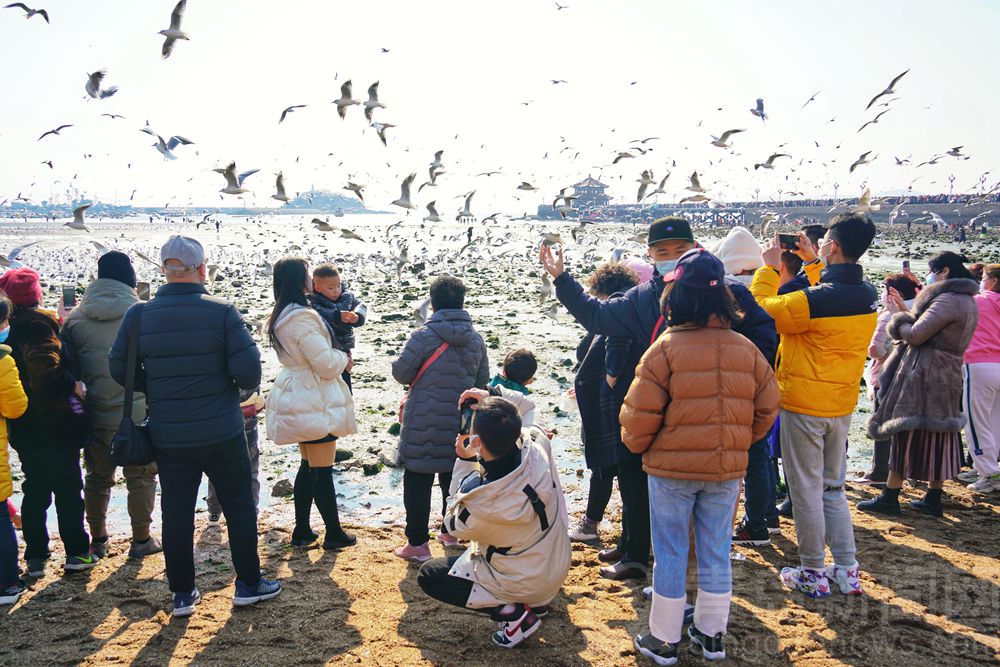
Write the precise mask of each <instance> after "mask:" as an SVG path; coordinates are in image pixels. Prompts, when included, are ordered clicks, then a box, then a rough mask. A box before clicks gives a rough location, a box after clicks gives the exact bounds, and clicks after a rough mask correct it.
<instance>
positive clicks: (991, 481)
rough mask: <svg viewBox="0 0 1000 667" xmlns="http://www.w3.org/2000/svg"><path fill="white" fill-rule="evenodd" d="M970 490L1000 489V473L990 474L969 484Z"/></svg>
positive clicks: (991, 490) (985, 491) (984, 491)
mask: <svg viewBox="0 0 1000 667" xmlns="http://www.w3.org/2000/svg"><path fill="white" fill-rule="evenodd" d="M969 490H970V491H975V492H976V493H994V492H996V491H1000V473H996V474H995V475H990V476H989V477H980V478H979V479H977V480H976V481H975V482H973V483H972V484H969Z"/></svg>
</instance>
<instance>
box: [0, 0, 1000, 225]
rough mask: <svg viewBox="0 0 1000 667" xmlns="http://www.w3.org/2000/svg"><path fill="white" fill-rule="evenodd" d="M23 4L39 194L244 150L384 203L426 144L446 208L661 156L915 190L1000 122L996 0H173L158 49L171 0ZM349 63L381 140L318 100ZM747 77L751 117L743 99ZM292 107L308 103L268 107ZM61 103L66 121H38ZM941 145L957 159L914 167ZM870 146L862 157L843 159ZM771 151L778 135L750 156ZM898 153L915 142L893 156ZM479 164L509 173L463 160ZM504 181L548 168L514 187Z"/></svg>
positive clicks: (297, 174) (176, 200)
mask: <svg viewBox="0 0 1000 667" xmlns="http://www.w3.org/2000/svg"><path fill="white" fill-rule="evenodd" d="M33 2H34V4H36V5H37V6H41V7H44V8H46V9H47V10H48V11H49V14H50V16H51V20H52V25H46V24H45V22H44V21H43V20H42V19H41V18H39V17H35V18H33V19H31V20H30V21H26V20H24V19H23V18H22V16H23V13H22V12H20V11H19V10H15V9H4V10H0V58H2V60H3V62H4V63H5V66H4V67H3V70H2V72H0V90H2V97H3V100H4V103H3V105H2V106H0V156H2V159H0V200H2V199H3V198H5V197H10V198H13V197H14V196H16V195H17V193H18V192H23V193H24V194H25V195H26V196H31V197H33V198H36V199H43V198H47V197H49V196H50V194H52V193H60V192H64V191H65V189H66V187H67V186H68V185H69V184H70V182H71V179H72V178H73V177H74V175H75V176H76V180H75V181H73V185H74V186H75V187H77V188H79V189H80V190H82V191H84V192H85V193H87V194H88V195H90V196H97V197H99V198H101V199H102V200H104V201H109V202H110V201H114V200H115V199H116V198H117V201H118V202H119V203H125V202H127V201H128V199H129V196H130V195H131V193H132V191H133V190H136V194H135V197H134V203H135V204H137V205H163V204H165V203H166V202H167V201H168V200H169V201H171V205H175V206H182V205H189V204H194V205H198V206H215V205H221V203H222V202H220V199H219V195H218V193H217V191H218V189H219V188H221V187H222V186H223V185H224V182H223V180H222V177H221V176H219V175H218V174H214V173H212V172H211V169H212V168H213V167H216V166H221V165H225V164H226V163H228V162H229V161H231V160H235V161H236V163H237V167H238V169H239V170H240V171H244V170H248V169H252V168H257V169H260V170H261V171H260V173H258V174H256V175H254V176H252V177H250V178H249V179H248V180H247V185H248V186H249V187H250V188H251V189H252V190H253V195H252V196H251V195H248V196H247V199H246V203H247V204H250V205H257V206H266V205H271V204H273V205H277V204H278V202H276V201H274V200H272V199H270V198H269V197H270V195H271V194H273V192H274V190H273V185H274V175H275V173H276V172H277V171H278V170H283V171H284V174H285V177H286V183H287V186H288V188H289V190H291V191H292V192H296V191H300V190H306V189H308V188H309V187H310V186H316V187H317V188H329V189H338V188H341V187H342V186H343V185H345V184H346V179H347V177H348V174H353V175H354V180H356V181H360V182H363V183H367V185H368V189H367V190H366V200H367V201H368V203H369V205H370V206H371V207H373V208H381V209H389V208H392V207H390V206H389V202H390V201H392V200H393V199H394V198H396V197H397V196H398V194H399V182H400V181H401V179H402V178H403V177H404V176H405V175H406V174H407V173H409V172H411V171H415V172H417V174H418V177H417V184H419V183H422V182H423V181H424V180H426V177H427V167H428V165H429V164H430V162H431V161H432V159H433V153H434V151H435V150H438V149H444V150H445V154H444V162H445V164H446V172H447V173H446V174H444V175H442V176H441V177H440V179H439V183H440V185H439V186H438V187H437V188H427V189H425V190H424V191H423V192H422V193H420V195H416V194H415V199H416V200H417V202H418V203H419V204H420V205H421V207H422V206H423V204H425V203H426V202H427V201H430V200H431V199H436V200H437V201H438V209H439V210H440V211H441V214H442V215H443V216H444V215H448V214H453V213H454V212H455V211H457V209H458V207H459V205H460V202H459V201H458V200H457V199H455V198H456V197H458V196H459V195H461V194H462V193H465V192H467V191H469V190H472V189H476V190H477V195H476V198H475V200H474V203H473V210H474V211H475V212H476V213H477V214H478V215H479V216H480V217H482V216H484V215H486V214H487V213H492V212H494V211H504V212H506V213H512V214H513V213H517V214H519V213H521V212H523V211H525V210H529V211H533V210H534V208H535V206H536V205H537V204H538V203H539V202H540V201H542V200H543V199H544V200H546V201H548V200H550V199H551V197H552V195H553V194H554V193H555V191H556V190H557V189H558V188H559V187H562V186H566V185H570V184H572V183H573V182H575V181H576V180H577V179H578V178H580V177H583V176H586V175H587V174H588V173H590V174H592V175H594V176H597V175H599V174H600V175H601V178H602V180H604V182H606V183H608V184H609V185H611V192H610V194H612V195H614V196H615V197H616V198H618V199H619V201H620V200H623V199H624V200H629V201H634V198H635V189H636V184H635V180H636V179H637V178H638V176H639V173H640V171H642V170H643V169H652V170H653V172H654V176H655V177H656V178H657V179H659V178H660V177H662V176H664V175H666V173H667V171H668V170H669V171H671V172H672V176H671V179H670V181H669V182H668V186H667V190H668V192H669V195H668V196H667V197H662V196H660V200H662V201H666V202H673V201H677V200H678V199H679V198H680V197H682V196H684V194H683V187H684V186H686V185H687V184H688V183H687V180H686V177H687V175H689V174H690V173H691V172H692V171H693V170H695V169H697V170H698V172H699V173H700V174H701V175H702V185H704V186H706V187H707V188H709V189H710V191H711V192H712V194H714V195H716V196H719V197H722V198H723V199H728V200H742V199H752V198H753V197H754V194H755V193H754V191H755V190H756V189H758V188H759V190H760V197H761V198H762V199H764V198H774V197H777V193H778V190H779V189H781V190H783V191H784V192H786V193H787V192H791V191H801V192H803V193H805V195H806V196H823V195H832V194H833V189H834V185H833V184H834V183H838V184H839V194H840V195H841V196H844V195H856V194H857V193H858V192H859V188H860V186H861V185H862V184H863V183H864V182H865V181H867V183H868V184H869V185H870V186H871V188H872V190H873V192H874V193H875V194H876V195H878V194H880V193H885V192H889V191H895V190H900V189H905V188H906V187H907V186H908V185H909V184H910V183H911V181H912V180H913V179H914V178H917V177H922V178H921V179H920V180H917V181H916V183H915V184H914V185H913V187H914V190H915V191H920V192H947V191H948V176H949V175H950V174H954V175H955V177H956V180H955V191H956V192H962V191H968V190H970V189H972V188H978V184H979V178H980V175H981V174H983V173H984V172H986V171H987V170H990V169H991V168H992V167H993V166H994V162H995V158H996V156H997V155H998V154H1000V133H997V132H995V131H993V130H990V129H989V128H990V127H992V124H993V122H992V121H993V117H994V116H995V113H996V110H997V108H998V104H997V102H998V95H1000V92H998V89H997V87H996V86H995V85H994V83H993V82H994V80H995V73H996V72H997V71H998V69H1000V67H998V66H1000V47H998V45H997V41H996V34H995V33H996V29H997V27H998V26H1000V3H998V2H993V1H991V0H982V1H978V2H977V1H972V0H969V1H961V0H956V1H955V2H949V3H941V2H939V1H938V2H931V1H924V0H905V1H904V0H900V1H897V2H893V1H884V2H870V1H853V0H850V1H840V2H837V3H829V2H802V1H793V0H788V1H767V2H756V3H748V2H742V1H735V0H734V1H732V2H708V1H706V2H675V1H666V0H649V1H643V2H640V1H628V0H620V1H616V2H607V1H604V2H601V1H598V0H565V2H566V4H567V5H569V6H568V8H567V9H563V10H558V9H557V8H556V6H555V4H554V3H553V2H552V0H506V1H504V2H491V3H486V2H481V1H479V0H464V1H457V0H456V1H453V0H440V1H432V2H423V3H417V2H412V1H410V2H402V1H400V2H397V1H391V2H389V1H375V0H371V1H368V2H326V1H319V0H314V1H306V0H281V1H280V2H275V1H274V0H270V1H267V2H265V1H264V0H190V1H189V3H188V8H187V13H186V15H185V24H184V28H185V30H186V31H187V32H188V33H189V34H190V35H191V41H189V42H178V43H177V45H176V48H175V50H174V53H173V56H172V57H171V58H170V59H168V60H165V61H164V60H162V59H161V58H160V47H161V44H162V41H163V38H162V37H160V36H159V35H157V34H156V32H157V31H158V30H161V29H164V28H166V27H167V26H168V24H169V17H170V12H171V10H172V9H173V5H174V2H173V1H172V0H87V1H86V2H83V1H81V0H60V1H56V0H33ZM29 4H30V3H29ZM383 47H384V48H388V49H390V52H389V53H382V52H381V49H382V48H383ZM99 68H107V70H108V75H107V78H106V81H105V83H106V85H118V86H120V91H119V93H118V94H117V95H115V96H114V97H112V98H109V99H106V100H93V99H89V98H86V97H85V92H84V83H85V81H86V78H87V74H88V73H89V72H92V71H94V70H96V69H99ZM907 68H910V72H909V74H907V76H906V77H904V78H903V80H902V81H901V83H900V84H899V86H898V88H897V91H898V92H897V95H896V96H894V97H899V100H898V101H896V102H893V103H892V105H891V109H890V111H889V112H888V113H887V114H886V115H885V116H884V117H883V118H882V120H881V121H880V122H879V123H878V124H877V125H872V126H869V127H868V128H866V129H865V130H864V131H862V132H861V133H858V132H857V130H858V128H859V127H860V126H861V124H862V123H864V122H865V121H866V120H869V119H871V118H872V117H874V115H875V112H876V110H878V111H882V110H884V107H882V108H878V109H876V108H875V107H873V108H872V110H870V111H868V112H866V111H865V105H866V104H867V103H868V100H869V99H870V98H871V97H872V96H873V95H875V94H876V93H878V92H880V91H881V90H882V89H883V88H885V86H886V85H888V83H889V81H890V80H891V79H892V78H893V77H894V76H895V75H897V74H899V73H900V72H902V71H903V70H906V69H907ZM347 79H351V80H352V81H353V82H354V97H355V98H356V99H364V98H365V97H366V89H367V87H368V86H369V84H371V83H372V82H374V81H376V80H378V81H380V82H381V86H380V97H381V99H382V101H383V102H384V103H385V104H386V106H387V107H388V108H387V109H385V110H377V111H376V112H375V120H380V121H384V122H390V123H393V124H395V125H398V127H397V128H394V129H390V130H389V131H388V137H389V146H388V148H385V147H383V146H382V145H381V143H379V141H378V139H377V137H376V135H375V132H374V131H373V130H371V129H366V127H367V122H366V121H365V120H364V116H363V112H362V110H361V108H360V107H352V108H350V109H348V114H347V119H346V120H345V121H341V120H340V118H338V117H337V114H336V108H335V107H334V106H333V105H332V104H331V101H332V100H334V99H336V98H337V97H338V96H339V92H340V91H339V86H340V84H341V83H342V82H343V81H345V80H347ZM551 79H565V80H566V81H567V82H568V83H565V84H558V85H553V84H552V83H551V82H550V80H551ZM633 81H635V82H637V83H635V84H634V85H630V84H632V82H633ZM816 91H820V93H819V95H818V96H817V97H816V101H815V102H813V103H811V104H810V105H809V106H807V107H806V108H804V109H803V108H802V105H803V103H804V102H805V101H806V100H807V99H808V98H809V97H810V96H811V95H812V94H813V93H815V92H816ZM757 97H762V98H763V99H764V102H765V107H766V110H767V112H768V115H769V119H768V121H767V122H766V124H765V123H763V122H762V121H761V120H759V119H758V118H756V117H754V116H752V115H751V114H750V112H749V109H750V107H752V106H753V104H754V100H755V99H756V98H757ZM884 99H889V98H884ZM522 102H529V104H528V105H527V106H524V105H522ZM292 104H307V105H309V106H308V107H307V108H305V109H300V110H298V111H296V112H295V113H293V114H291V115H290V116H289V117H288V119H287V120H286V121H285V122H284V123H282V124H281V125H278V117H279V115H280V113H281V110H282V109H283V108H284V107H286V106H289V105H292ZM720 107H721V108H722V110H721V111H720V110H718V109H719V108H720ZM101 113H115V114H121V115H124V116H125V117H126V119H125V120H111V119H108V118H103V117H100V114H101ZM831 119H836V120H835V121H834V122H830V121H831ZM147 120H148V121H149V122H150V124H151V125H152V126H153V127H154V128H155V129H156V130H157V131H158V132H160V133H161V134H162V135H163V136H164V138H167V137H168V136H169V135H171V134H180V135H183V136H185V137H187V138H189V139H191V140H193V141H194V142H195V144H194V145H193V146H187V147H181V148H178V149H177V151H176V152H177V155H178V158H179V159H177V160H176V161H174V162H167V161H165V160H164V159H163V158H162V157H161V156H160V154H159V153H157V152H156V150H155V149H154V148H152V147H151V144H152V143H153V138H152V137H150V136H149V135H147V134H143V133H141V132H139V131H138V129H139V128H140V127H142V126H143V125H144V124H145V122H146V121H147ZM699 122H701V123H702V125H701V126H700V127H699V126H698V124H699ZM63 123H72V124H74V127H72V128H69V129H67V130H64V132H63V135H62V136H58V137H54V136H50V137H47V138H45V139H44V140H42V141H40V142H39V141H36V139H37V138H38V136H39V135H40V134H42V132H44V131H46V130H48V129H51V128H53V127H56V126H57V125H60V124H63ZM731 128H746V129H747V131H746V132H745V133H742V134H738V135H735V136H734V137H733V146H734V149H735V153H730V152H729V151H727V150H724V149H720V148H716V147H714V146H711V145H710V143H709V142H710V141H711V137H710V135H712V134H715V135H718V134H721V133H722V132H723V131H724V130H727V129H731ZM456 135H457V138H456ZM650 136H656V137H661V139H660V140H657V141H650V142H648V143H647V144H645V146H646V147H647V148H652V149H653V150H652V151H651V152H649V153H647V154H646V155H644V156H640V157H637V158H634V159H625V160H622V161H620V162H619V164H617V165H614V166H610V164H611V160H612V159H613V157H614V156H615V154H616V153H617V152H618V151H619V150H624V149H626V148H627V147H628V146H629V145H630V141H631V140H633V139H639V138H645V137H650ZM563 138H565V141H563ZM817 141H818V142H819V147H818V148H817V147H816V145H815V143H814V142H817ZM783 143H784V144H786V145H784V146H783V147H781V148H780V149H779V145H781V144H783ZM837 145H840V148H839V150H838V149H836V148H835V147H836V146H837ZM958 145H964V148H963V152H964V153H967V154H969V155H971V156H972V157H971V159H969V160H964V161H962V160H957V159H955V158H946V159H943V160H941V161H940V162H939V164H937V165H931V166H925V167H920V168H919V169H917V168H915V165H916V164H917V163H919V162H922V161H924V160H927V159H929V158H931V157H932V156H934V155H936V154H941V153H944V152H945V151H947V150H948V149H950V148H951V147H953V146H958ZM567 146H568V147H571V148H570V149H569V150H563V149H564V148H565V147H567ZM867 150H872V151H874V153H873V154H877V155H878V159H877V160H876V161H875V163H873V164H871V165H867V166H862V167H860V168H859V169H858V170H856V171H855V173H854V174H849V173H848V167H849V166H850V164H851V162H853V161H854V160H855V159H856V158H857V157H858V156H859V155H860V154H861V153H862V152H864V151H867ZM772 152H786V153H790V154H791V155H792V156H793V157H792V159H790V160H788V159H785V160H779V161H778V162H777V163H776V164H777V168H776V169H774V170H773V171H769V172H768V171H765V170H760V171H757V172H755V171H754V168H753V165H754V163H755V162H762V161H764V160H765V159H766V158H767V156H768V155H770V154H771V153H772ZM330 153H332V155H329V154H330ZM577 153H579V155H578V156H577V155H576V154H577ZM84 154H92V155H93V157H92V158H88V159H85V158H84V157H83V156H84ZM546 154H547V155H548V157H547V158H544V157H543V156H545V155H546ZM894 156H898V157H899V158H909V159H910V160H912V163H911V164H909V165H906V166H903V167H898V166H896V164H895V160H894V159H893V157H894ZM42 160H52V161H53V164H54V169H50V168H49V167H48V166H47V165H43V164H41V161H42ZM720 160H721V163H720ZM674 161H676V166H672V164H673V162H674ZM800 161H801V164H800ZM810 161H811V162H810ZM823 162H825V163H826V166H823V164H822V163H823ZM341 163H343V164H342V165H341ZM793 169H794V171H792V170H793ZM489 170H500V171H502V172H503V173H502V174H501V175H496V176H492V177H484V176H480V177H476V176H475V174H477V173H479V172H483V171H489ZM998 178H1000V172H998V173H991V174H989V176H988V179H989V183H990V184H992V183H994V182H996V180H997V179H998ZM521 180H528V181H530V182H532V183H534V184H535V185H537V186H539V187H540V188H542V191H541V192H540V193H534V194H533V193H519V192H517V191H516V190H515V187H516V185H517V184H518V183H519V182H520V181H521ZM56 181H59V183H56ZM935 181H936V183H932V182H935ZM516 196H519V197H520V199H516V198H515V197H516ZM225 202H226V204H227V205H236V204H239V203H240V201H239V199H238V198H235V197H230V196H227V197H226V200H225Z"/></svg>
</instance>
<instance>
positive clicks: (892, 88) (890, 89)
mask: <svg viewBox="0 0 1000 667" xmlns="http://www.w3.org/2000/svg"><path fill="white" fill-rule="evenodd" d="M909 71H910V70H906V72H909ZM906 72H903V73H902V74H900V75H899V76H897V77H896V78H895V79H893V80H892V81H890V82H889V85H888V86H887V87H886V89H885V90H883V91H882V92H881V93H879V94H878V95H876V96H875V97H873V98H872V101H871V102H869V103H868V106H866V107H865V111H868V110H869V109H871V108H872V105H873V104H875V102H877V101H878V99H879V98H880V97H882V96H884V95H892V94H893V93H895V92H896V84H897V83H899V80H900V79H902V78H903V77H904V76H906Z"/></svg>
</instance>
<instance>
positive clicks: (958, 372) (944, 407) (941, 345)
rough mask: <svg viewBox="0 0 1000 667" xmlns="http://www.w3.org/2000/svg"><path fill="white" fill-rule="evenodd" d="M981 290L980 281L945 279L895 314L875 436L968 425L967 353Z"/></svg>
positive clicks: (873, 420) (875, 416)
mask: <svg viewBox="0 0 1000 667" xmlns="http://www.w3.org/2000/svg"><path fill="white" fill-rule="evenodd" d="M978 293H979V284H978V283H977V282H976V281H975V280H969V279H968V278H952V279H948V280H942V281H941V282H939V283H933V284H931V285H928V286H927V287H925V288H923V289H922V290H920V293H919V294H918V295H917V298H916V299H914V301H913V308H912V309H911V310H909V311H907V312H903V313H896V314H895V315H893V317H892V319H891V320H890V321H889V326H888V327H887V329H886V330H887V331H888V332H889V336H890V337H891V338H892V340H893V341H894V346H895V349H894V350H893V352H892V354H891V355H890V356H889V358H888V359H887V360H886V362H885V364H884V365H883V367H882V376H881V378H880V379H879V393H878V399H879V406H878V410H876V411H875V414H873V415H872V417H871V419H870V420H869V422H868V434H869V435H870V436H871V437H872V438H874V439H876V440H884V439H887V438H889V437H891V436H894V435H896V434H899V433H903V432H905V431H915V430H922V431H931V432H936V433H958V432H960V431H961V430H962V429H963V428H964V427H965V414H964V413H963V412H962V355H963V354H964V353H965V350H966V348H967V347H968V346H969V341H970V340H972V334H973V332H974V331H975V330H976V321H977V319H978V313H977V309H976V302H975V300H974V299H973V298H972V297H973V296H974V295H976V294H978Z"/></svg>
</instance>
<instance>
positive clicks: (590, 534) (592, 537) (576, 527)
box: [569, 516, 598, 542]
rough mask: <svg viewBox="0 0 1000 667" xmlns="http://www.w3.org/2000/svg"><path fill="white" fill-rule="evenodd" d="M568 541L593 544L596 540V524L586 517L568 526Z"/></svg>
mask: <svg viewBox="0 0 1000 667" xmlns="http://www.w3.org/2000/svg"><path fill="white" fill-rule="evenodd" d="M569 539H571V540H573V541H574V542H594V541H596V540H597V539H598V534H597V524H596V523H594V522H592V521H591V520H590V519H588V518H587V517H586V516H584V517H581V518H580V520H579V521H577V522H576V523H575V524H573V525H572V526H570V529H569Z"/></svg>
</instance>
